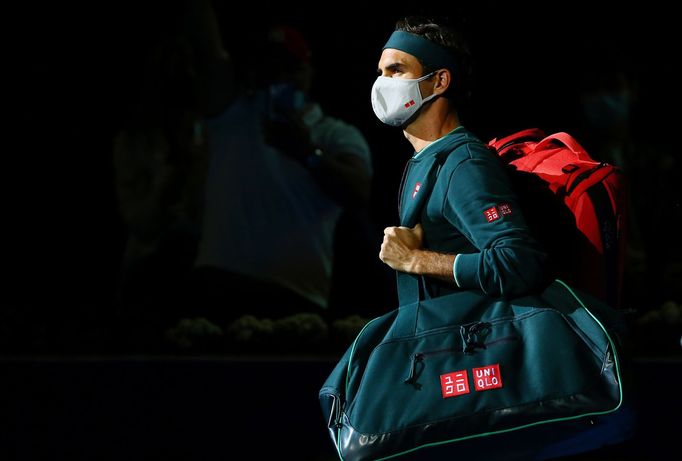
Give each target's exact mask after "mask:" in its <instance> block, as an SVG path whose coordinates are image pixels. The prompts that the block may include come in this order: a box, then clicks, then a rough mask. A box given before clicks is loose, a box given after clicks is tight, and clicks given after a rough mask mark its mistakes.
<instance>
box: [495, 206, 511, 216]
mask: <svg viewBox="0 0 682 461" xmlns="http://www.w3.org/2000/svg"><path fill="white" fill-rule="evenodd" d="M497 209H498V211H499V212H500V214H501V215H502V216H505V215H508V214H511V212H512V210H511V206H509V204H508V203H500V204H499V205H497Z"/></svg>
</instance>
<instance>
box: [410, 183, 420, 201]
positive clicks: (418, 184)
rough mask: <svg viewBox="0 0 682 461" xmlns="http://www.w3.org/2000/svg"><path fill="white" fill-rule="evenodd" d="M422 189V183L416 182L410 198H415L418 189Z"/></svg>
mask: <svg viewBox="0 0 682 461" xmlns="http://www.w3.org/2000/svg"><path fill="white" fill-rule="evenodd" d="M421 188H422V183H420V182H418V183H417V184H415V185H414V190H413V191H412V198H415V197H416V196H417V192H419V189H421Z"/></svg>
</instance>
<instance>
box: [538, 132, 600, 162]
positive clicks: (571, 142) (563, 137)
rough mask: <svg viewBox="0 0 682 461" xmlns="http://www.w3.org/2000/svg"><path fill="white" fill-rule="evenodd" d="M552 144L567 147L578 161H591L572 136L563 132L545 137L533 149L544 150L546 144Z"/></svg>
mask: <svg viewBox="0 0 682 461" xmlns="http://www.w3.org/2000/svg"><path fill="white" fill-rule="evenodd" d="M553 142H559V143H561V144H563V145H564V146H566V147H568V148H569V149H570V150H571V152H573V153H574V154H575V155H576V156H577V157H578V159H579V160H586V161H593V159H592V158H591V157H590V155H589V154H588V153H587V151H586V150H585V149H584V148H583V146H581V145H580V143H579V142H578V141H577V140H576V139H575V138H574V137H573V136H571V135H570V134H568V133H566V132H563V131H560V132H557V133H554V134H551V135H549V136H547V137H546V138H545V139H543V140H542V141H540V142H539V143H538V144H537V146H535V149H536V150H539V149H543V148H546V147H547V146H548V144H551V143H553Z"/></svg>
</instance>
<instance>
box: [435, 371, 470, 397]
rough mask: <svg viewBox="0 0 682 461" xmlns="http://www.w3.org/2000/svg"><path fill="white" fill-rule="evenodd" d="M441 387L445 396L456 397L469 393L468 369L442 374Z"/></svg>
mask: <svg viewBox="0 0 682 461" xmlns="http://www.w3.org/2000/svg"><path fill="white" fill-rule="evenodd" d="M440 388H441V392H442V393H443V398H444V399H446V398H448V397H456V396H458V395H463V394H468V393H469V377H468V376H467V371H466V370H460V371H453V372H452V373H446V374H444V375H440Z"/></svg>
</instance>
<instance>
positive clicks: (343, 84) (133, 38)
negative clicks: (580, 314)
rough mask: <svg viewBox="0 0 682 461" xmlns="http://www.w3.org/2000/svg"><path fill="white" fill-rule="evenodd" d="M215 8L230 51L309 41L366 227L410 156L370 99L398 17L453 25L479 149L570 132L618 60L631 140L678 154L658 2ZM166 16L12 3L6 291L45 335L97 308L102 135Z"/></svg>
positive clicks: (116, 117)
mask: <svg viewBox="0 0 682 461" xmlns="http://www.w3.org/2000/svg"><path fill="white" fill-rule="evenodd" d="M215 4H216V10H217V12H218V16H219V19H220V22H221V26H222V27H223V34H224V39H225V42H226V43H225V44H226V46H227V47H228V48H229V49H230V50H231V51H232V52H233V53H235V54H236V55H239V54H240V52H241V53H245V52H246V50H248V48H247V47H246V46H245V44H248V43H250V42H251V41H252V40H253V41H255V40H258V39H259V38H260V37H261V36H262V34H263V33H264V30H266V27H267V26H268V25H269V24H272V23H274V22H278V21H284V22H289V23H291V24H294V25H296V26H298V27H299V28H300V29H301V30H302V31H303V32H304V34H305V35H306V36H307V37H308V39H309V41H310V44H311V47H312V50H313V62H314V64H315V66H316V68H317V72H318V76H317V80H316V82H315V87H314V89H313V92H314V95H315V96H316V97H317V98H318V100H319V101H320V102H321V104H322V106H323V108H324V109H325V110H326V111H327V112H328V113H330V114H333V115H336V116H338V117H340V118H342V119H345V120H348V121H350V122H352V123H354V124H356V125H357V126H358V127H359V128H360V129H361V130H362V131H363V133H364V134H365V135H366V137H367V139H368V141H369V143H370V147H371V149H372V154H373V158H374V170H375V177H374V184H373V197H372V218H373V219H374V221H375V225H376V228H377V229H379V230H380V229H383V227H385V226H387V225H393V224H395V222H396V200H395V199H396V193H397V187H398V182H399V180H400V174H401V171H402V168H403V165H404V161H405V159H406V158H407V157H408V156H409V155H410V154H411V147H410V145H409V144H408V143H407V142H406V141H405V140H404V139H403V137H402V134H401V133H400V132H399V131H398V130H395V129H392V128H390V127H387V126H383V125H382V124H381V123H380V122H379V121H378V120H377V119H376V118H375V117H374V114H373V113H372V109H371V104H370V101H369V99H370V98H369V95H370V89H371V86H372V83H373V81H374V79H375V78H376V66H377V62H378V57H379V54H380V50H381V46H382V45H383V43H384V42H385V40H386V38H387V36H388V35H389V34H390V31H391V30H392V29H393V25H394V23H395V20H396V19H398V18H400V17H401V16H403V15H405V14H411V13H426V14H428V13H431V12H433V11H436V12H438V13H444V14H448V15H450V16H451V17H455V18H457V19H460V20H461V21H462V22H463V24H464V28H465V30H466V32H467V33H468V39H469V42H470V44H471V48H472V51H473V53H474V56H475V57H476V60H477V79H476V87H475V89H474V91H475V92H474V99H473V102H474V103H473V104H472V107H473V108H475V110H471V111H469V113H467V114H466V115H465V118H464V123H465V124H466V125H467V126H468V127H469V128H470V129H472V130H473V131H474V132H476V133H477V134H478V135H479V136H480V137H481V138H482V139H490V138H492V137H494V136H500V135H501V134H504V133H508V132H510V131H512V130H514V129H521V128H526V127H533V126H537V127H540V128H542V129H544V130H545V131H547V132H552V131H557V130H561V131H568V132H572V133H575V134H578V133H579V128H580V127H579V124H578V122H577V119H576V113H577V112H576V111H577V109H578V108H577V100H576V91H577V86H578V83H579V82H580V81H581V78H582V76H583V75H584V74H585V73H586V72H587V71H588V70H590V69H591V68H593V67H594V66H604V65H609V64H608V63H609V62H611V61H613V62H616V63H626V65H627V66H628V70H629V71H630V72H631V74H632V75H633V77H634V78H636V80H637V84H638V94H639V99H638V103H637V107H636V110H637V111H636V119H635V123H636V125H634V128H635V132H636V134H637V136H638V137H639V138H640V139H643V142H644V143H646V144H648V145H656V146H658V145H660V146H662V148H664V149H668V150H669V152H670V154H671V155H673V157H674V158H679V157H678V153H677V149H676V147H677V146H676V143H675V142H674V137H675V133H676V129H677V127H676V124H677V123H678V117H677V116H676V115H675V110H676V107H677V105H676V103H675V101H677V100H678V94H677V93H678V85H677V83H676V81H677V74H676V72H675V71H674V70H673V67H675V61H676V60H677V56H679V51H678V49H677V46H678V45H677V40H676V37H677V35H678V34H677V27H678V26H677V25H676V21H677V20H676V15H674V14H672V12H670V11H669V10H668V9H667V7H664V6H662V5H658V6H656V4H655V3H647V5H646V6H643V5H641V4H640V5H638V7H637V8H636V9H635V8H629V7H627V6H625V4H624V3H621V2H606V3H604V2H563V1H562V2H548V3H546V4H543V5H542V6H530V5H524V4H521V3H519V2H493V1H479V2H455V1H452V2H441V3H439V4H438V5H437V8H435V7H434V8H433V9H428V8H425V7H424V6H414V4H413V2H398V3H396V2H386V3H381V4H376V6H373V9H372V10H370V5H369V4H367V3H361V2H343V3H340V4H324V5H322V4H319V3H317V4H312V5H303V4H300V3H289V2H286V3H285V2H272V3H258V4H256V3H255V2H243V3H241V4H239V8H240V10H239V11H238V10H237V4H236V3H235V2H221V1H218V2H215ZM177 6H178V2H132V1H125V0H124V1H117V2H113V1H104V2H94V3H90V4H80V5H69V4H54V3H52V4H41V5H39V6H38V5H36V4H31V3H25V4H22V5H21V6H19V5H16V4H15V5H13V6H12V7H11V8H10V11H9V13H8V14H7V16H6V17H7V20H6V21H7V22H8V24H7V32H8V34H9V37H8V40H7V41H6V48H7V53H6V55H5V64H6V65H5V71H4V74H5V77H6V82H7V83H5V89H6V91H5V98H6V99H5V101H6V103H5V107H6V108H8V109H9V111H8V112H7V115H8V118H9V130H8V131H7V136H6V138H5V141H6V149H5V155H4V166H3V169H2V170H3V173H4V175H3V176H4V179H3V188H4V189H5V192H4V194H3V198H4V201H5V206H4V207H3V215H4V218H3V222H4V225H3V228H4V231H5V232H6V236H5V238H4V239H3V240H4V243H5V245H4V249H3V260H4V262H5V268H6V270H5V275H4V279H5V286H6V289H5V290H4V297H5V299H6V300H7V301H8V303H9V305H11V306H12V309H20V310H25V309H36V310H37V311H39V312H40V315H42V316H48V317H49V319H48V320H49V321H48V322H46V325H48V327H49V325H52V324H53V322H58V323H59V322H61V323H64V324H68V323H70V322H69V320H66V319H70V320H76V321H78V322H84V327H85V328H87V323H88V320H91V321H93V322H95V323H97V320H98V317H99V316H100V315H104V313H105V311H106V310H107V309H108V306H110V303H111V296H112V292H113V289H114V284H115V279H116V276H117V271H118V264H119V260H120V256H121V251H122V247H123V242H124V238H125V228H124V226H123V224H122V222H121V219H120V216H119V215H118V212H117V208H116V197H115V191H114V187H113V174H114V173H113V166H112V153H111V150H112V138H113V136H114V134H115V133H116V132H117V131H118V130H119V129H120V128H121V126H122V124H123V123H124V121H125V119H126V116H127V114H128V113H129V110H130V105H131V102H132V101H133V99H134V94H135V93H134V92H135V90H136V89H137V88H138V85H139V82H140V81H141V79H142V78H143V73H144V56H145V54H144V51H145V46H146V45H147V44H148V43H149V42H150V41H151V40H153V38H154V37H155V36H156V35H158V34H161V33H163V31H164V30H167V29H168V27H169V24H171V23H172V21H173V20H174V14H175V13H173V11H174V10H175V9H176V8H177ZM375 9H376V10H375ZM618 65H620V64H618ZM579 139H580V138H579ZM587 147H588V148H589V146H587ZM677 164H678V166H677V168H678V169H679V161H677ZM673 192H674V193H677V191H673ZM662 200H671V199H670V197H665V198H662ZM671 203H673V204H675V203H676V204H677V205H676V208H675V209H671V210H670V220H669V221H666V222H665V223H664V224H666V223H671V222H672V223H679V214H680V210H679V199H673V200H672V201H671ZM652 235H656V234H655V233H652ZM671 235H672V234H671V232H670V230H669V229H661V240H662V241H661V245H662V246H661V249H660V251H661V252H665V251H667V250H666V249H665V248H666V247H668V248H669V247H670V246H677V245H678V242H677V241H676V240H675V241H673V240H672V239H671V238H670V236H671ZM379 237H380V235H379ZM379 243H380V240H377V242H376V250H377V251H378V246H379ZM26 328H29V327H26Z"/></svg>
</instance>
